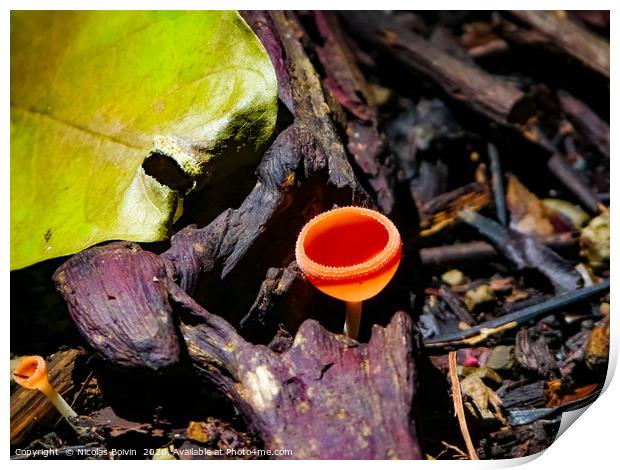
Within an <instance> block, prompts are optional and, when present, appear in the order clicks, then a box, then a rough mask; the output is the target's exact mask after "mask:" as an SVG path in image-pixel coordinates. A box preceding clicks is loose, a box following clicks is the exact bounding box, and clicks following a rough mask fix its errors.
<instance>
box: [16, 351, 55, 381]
mask: <svg viewBox="0 0 620 470" xmlns="http://www.w3.org/2000/svg"><path fill="white" fill-rule="evenodd" d="M33 362H34V363H36V366H37V368H36V369H35V370H34V372H33V373H32V374H30V376H29V377H23V376H20V375H19V372H20V370H21V369H24V368H25V367H26V366H29V365H30V364H31V363H33ZM12 375H13V379H14V380H15V382H17V383H18V384H19V385H21V386H22V387H24V388H29V389H37V388H39V387H38V386H39V384H40V383H41V381H47V364H46V363H45V359H43V358H42V357H41V356H26V357H24V358H22V360H21V361H20V362H19V364H17V367H15V369H13V374H12Z"/></svg>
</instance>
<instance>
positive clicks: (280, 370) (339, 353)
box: [170, 287, 421, 459]
mask: <svg viewBox="0 0 620 470" xmlns="http://www.w3.org/2000/svg"><path fill="white" fill-rule="evenodd" d="M170 292H171V295H172V297H173V298H174V300H175V301H176V302H178V303H179V305H180V306H182V308H183V309H184V310H185V311H186V313H188V314H189V315H186V316H185V317H184V316H182V319H183V320H182V322H181V327H180V328H181V332H182V334H183V337H184V339H185V343H186V344H187V348H188V353H189V355H190V357H191V359H192V361H193V362H194V366H195V367H196V368H197V369H198V371H199V372H200V373H201V374H202V375H203V376H205V377H206V378H208V379H209V380H210V381H211V382H213V383H215V384H216V385H217V387H218V389H219V390H221V391H223V392H224V393H225V394H226V395H227V396H229V397H230V398H231V400H233V402H234V403H235V404H236V405H237V406H238V407H239V408H240V409H241V410H242V411H243V414H244V415H245V416H246V417H248V419H249V420H250V422H251V423H252V426H253V427H254V428H255V430H256V431H257V433H258V434H259V435H260V437H261V438H262V439H263V441H264V442H265V445H266V447H267V448H268V449H271V450H276V449H290V450H292V451H293V455H291V456H280V457H281V458H295V459H317V458H320V459H397V458H400V459H418V458H421V453H420V448H419V446H418V443H417V439H416V437H415V436H416V434H415V428H414V424H413V422H412V420H411V418H410V413H411V403H412V398H413V395H414V382H415V369H414V366H413V361H412V349H413V346H412V335H411V332H412V324H411V320H410V318H409V317H408V316H407V315H406V314H405V313H402V312H399V313H397V314H396V315H395V316H394V317H393V319H392V321H391V322H390V324H389V325H388V326H387V327H386V328H381V327H379V326H376V325H375V326H374V327H373V331H372V336H371V339H370V341H369V342H368V344H367V345H365V344H359V343H357V342H356V341H354V340H351V339H350V338H347V337H345V336H343V335H336V334H333V333H329V332H328V331H327V330H325V329H324V328H323V327H322V326H321V325H320V324H319V323H318V322H316V321H314V320H307V321H305V322H304V323H303V324H302V326H301V327H300V328H299V331H298V332H297V335H296V336H295V339H294V342H293V344H292V346H291V348H290V349H288V350H287V351H285V352H284V353H282V354H277V353H275V352H273V351H272V350H270V349H269V348H267V347H266V346H262V345H252V344H250V343H247V342H246V341H244V340H243V339H242V338H241V337H240V336H239V335H238V334H237V333H236V332H235V330H234V329H233V328H232V327H231V326H230V325H229V324H228V323H227V322H226V321H225V320H223V319H222V318H219V317H217V316H215V315H211V314H209V313H208V312H206V311H205V310H204V309H203V308H202V307H201V306H200V305H198V304H197V303H196V302H195V301H193V300H192V299H191V298H190V297H189V296H188V295H187V294H186V293H185V292H183V290H182V289H180V288H178V287H176V288H175V287H171V289H170Z"/></svg>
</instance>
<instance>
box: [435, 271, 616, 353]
mask: <svg viewBox="0 0 620 470" xmlns="http://www.w3.org/2000/svg"><path fill="white" fill-rule="evenodd" d="M607 290H609V279H605V280H603V281H602V282H599V283H598V284H595V285H593V286H590V287H584V288H582V289H577V290H575V291H573V292H569V293H567V294H563V295H559V296H557V297H554V298H552V299H549V300H546V301H544V302H541V303H539V304H536V305H530V306H529V307H526V308H523V309H521V310H517V311H516V312H512V313H509V314H507V315H504V316H502V317H500V318H498V319H496V320H490V321H487V322H483V323H480V324H478V325H476V326H473V327H472V328H469V329H468V330H464V331H457V332H456V333H449V334H445V335H440V336H435V337H433V338H430V339H427V340H425V341H424V346H426V347H442V346H448V345H449V346H455V345H459V344H467V345H470V346H471V345H474V344H478V343H480V342H482V341H484V340H485V339H486V338H488V337H489V336H491V335H494V334H497V333H501V332H503V331H506V330H509V329H512V328H516V327H517V326H520V325H523V324H524V323H526V322H528V321H530V320H533V319H534V318H538V317H540V316H542V315H546V314H548V313H551V312H554V311H557V310H561V309H563V308H566V307H568V306H570V305H572V304H574V303H577V302H579V301H582V300H586V299H589V298H591V297H595V296H596V295H601V294H603V292H605V291H607Z"/></svg>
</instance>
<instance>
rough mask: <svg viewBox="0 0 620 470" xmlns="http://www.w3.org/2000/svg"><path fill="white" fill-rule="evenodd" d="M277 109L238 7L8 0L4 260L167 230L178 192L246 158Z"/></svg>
mask: <svg viewBox="0 0 620 470" xmlns="http://www.w3.org/2000/svg"><path fill="white" fill-rule="evenodd" d="M276 113H277V83H276V77H275V73H274V71H273V67H272V65H271V63H270V61H269V57H268V56H267V54H266V52H265V51H264V49H263V47H262V45H261V44H260V42H259V41H258V39H257V38H256V36H255V35H254V33H253V32H252V30H251V29H250V28H249V27H248V26H247V25H246V24H245V22H244V21H243V20H242V19H241V17H240V16H239V15H238V14H237V13H236V12H233V11H227V12H177V11H175V12H163V11H159V12H150V11H134V12H114V11H101V12H96V11H88V12H87V11H82V12H12V14H11V269H17V268H22V267H25V266H28V265H30V264H33V263H36V262H39V261H42V260H45V259H49V258H53V257H57V256H63V255H69V254H72V253H75V252H78V251H80V250H82V249H84V248H86V247H88V246H91V245H93V244H96V243H99V242H102V241H105V240H111V239H123V240H132V241H143V242H148V241H156V240H162V239H165V238H166V237H167V236H168V235H169V229H170V225H171V223H172V219H173V217H174V216H175V213H177V215H178V211H177V209H178V206H179V205H180V202H181V201H182V197H183V195H185V194H187V193H188V192H190V191H194V190H196V189H199V188H200V187H201V186H203V185H204V184H206V183H208V182H209V181H213V179H220V178H225V177H226V176H227V175H228V174H230V173H232V172H233V171H234V170H235V169H236V168H238V167H240V166H242V165H248V164H252V163H254V162H255V161H256V159H257V157H258V156H259V155H260V152H261V150H262V148H263V147H264V145H265V143H266V141H267V140H268V139H269V136H270V135H271V133H272V131H273V128H274V125H275V119H276Z"/></svg>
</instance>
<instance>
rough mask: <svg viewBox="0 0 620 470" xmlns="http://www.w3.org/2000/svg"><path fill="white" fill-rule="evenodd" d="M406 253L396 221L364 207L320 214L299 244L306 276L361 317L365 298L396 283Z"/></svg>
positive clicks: (297, 251)
mask: <svg viewBox="0 0 620 470" xmlns="http://www.w3.org/2000/svg"><path fill="white" fill-rule="evenodd" d="M401 253H402V244H401V240H400V234H399V233H398V230H397V229H396V227H395V226H394V224H393V223H392V222H391V221H390V220H389V219H388V218H387V217H385V216H384V215H383V214H380V213H379V212H377V211H374V210H372V209H366V208H363V207H342V208H338V209H333V210H330V211H327V212H323V213H322V214H319V215H318V216H316V217H314V218H313V219H312V220H310V221H309V222H308V223H307V224H306V225H305V226H304V228H303V229H302V230H301V233H300V234H299V237H298V238H297V244H296V246H295V257H296V259H297V264H298V266H299V267H300V269H301V270H302V271H303V273H304V274H305V276H306V278H307V279H308V280H309V281H310V282H311V283H312V284H313V285H314V286H315V287H316V288H318V289H319V290H321V291H322V292H324V293H326V294H327V295H329V296H331V297H335V298H337V299H340V300H344V301H345V302H347V312H348V313H351V312H353V311H355V310H357V311H358V312H357V315H358V316H359V312H361V302H362V301H364V300H366V299H369V298H371V297H374V296H375V295H377V294H378V293H379V292H381V291H382V290H383V288H384V287H385V286H386V285H387V283H388V282H390V280H391V279H392V277H393V276H394V273H395V272H396V269H397V268H398V265H399V264H400V258H401ZM347 319H349V316H347ZM358 326H359V325H358ZM345 329H346V327H345ZM352 336H353V337H355V336H357V332H356V331H355V332H354V335H352Z"/></svg>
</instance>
